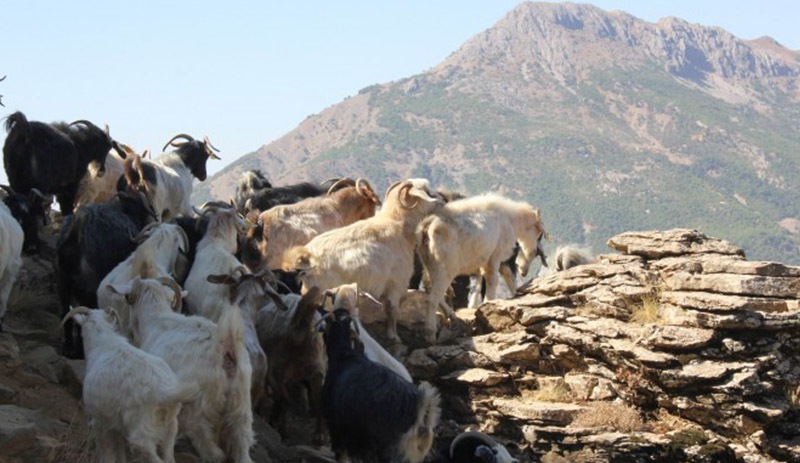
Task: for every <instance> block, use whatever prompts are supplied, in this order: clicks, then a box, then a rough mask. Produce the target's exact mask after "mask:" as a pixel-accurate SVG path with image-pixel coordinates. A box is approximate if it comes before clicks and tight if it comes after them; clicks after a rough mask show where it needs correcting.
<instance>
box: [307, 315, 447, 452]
mask: <svg viewBox="0 0 800 463" xmlns="http://www.w3.org/2000/svg"><path fill="white" fill-rule="evenodd" d="M359 330H360V328H359V327H358V324H357V323H356V322H355V321H354V320H353V319H352V318H351V317H350V313H349V312H348V311H347V310H346V309H336V310H334V312H333V314H332V315H331V316H330V317H327V318H326V327H325V332H324V339H325V349H326V352H327V354H328V372H327V374H326V376H325V383H324V385H323V388H322V404H323V412H324V415H325V421H326V423H327V425H328V430H329V432H330V434H331V447H332V449H333V451H334V453H335V454H336V459H337V460H338V461H339V462H343V461H347V460H348V458H349V457H350V456H353V457H356V458H361V459H363V460H364V461H382V462H384V461H385V462H390V461H402V462H408V463H419V462H421V461H423V460H424V459H425V456H426V455H427V454H428V452H429V451H430V449H431V445H432V444H433V435H434V428H435V427H436V425H437V424H438V421H439V415H440V408H439V393H438V392H437V391H436V389H435V388H433V387H432V386H431V385H430V384H428V383H424V382H423V383H421V384H420V385H419V386H416V385H414V384H412V383H409V382H408V381H406V380H405V379H403V378H402V377H400V376H399V375H398V374H397V373H395V372H394V371H392V370H390V369H388V368H386V367H385V366H383V365H381V364H378V363H375V362H373V361H371V360H369V359H368V358H367V357H366V356H365V355H364V353H363V352H362V351H361V348H360V346H361V344H360V342H359V341H358V337H359V334H358V331H359Z"/></svg>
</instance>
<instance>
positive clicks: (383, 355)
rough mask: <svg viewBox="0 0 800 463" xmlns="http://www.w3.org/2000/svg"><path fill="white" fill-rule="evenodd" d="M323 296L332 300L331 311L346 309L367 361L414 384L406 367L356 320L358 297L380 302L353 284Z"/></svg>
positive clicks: (328, 291)
mask: <svg viewBox="0 0 800 463" xmlns="http://www.w3.org/2000/svg"><path fill="white" fill-rule="evenodd" d="M325 295H326V296H329V297H331V298H332V299H333V310H336V309H346V310H347V311H348V312H349V313H350V316H351V317H352V318H353V321H355V322H356V324H357V326H358V339H359V341H361V344H362V345H363V346H364V355H366V356H367V358H368V359H370V360H372V361H373V362H375V363H380V364H381V365H384V366H385V367H387V368H389V369H390V370H392V371H394V372H395V373H397V374H398V375H400V376H401V377H402V378H403V379H405V380H406V381H408V382H409V383H413V382H414V380H413V379H411V374H410V373H409V372H408V370H407V369H406V367H405V366H404V365H403V364H402V363H400V361H399V360H397V359H396V358H394V357H393V356H392V354H390V353H389V352H387V351H386V349H384V348H383V346H381V345H380V344H379V343H378V341H376V340H375V339H374V338H373V337H372V336H370V335H369V332H368V331H367V330H366V328H364V325H363V324H362V323H361V320H359V318H358V298H359V297H366V298H368V299H370V300H372V301H373V302H375V303H378V304H380V302H378V301H376V300H375V299H374V298H373V297H372V296H371V295H370V294H368V293H365V292H363V291H359V290H358V285H357V284H355V283H351V284H349V285H342V286H339V287H338V288H335V289H329V290H327V291H325Z"/></svg>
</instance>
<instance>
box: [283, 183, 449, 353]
mask: <svg viewBox="0 0 800 463" xmlns="http://www.w3.org/2000/svg"><path fill="white" fill-rule="evenodd" d="M383 203H384V204H383V208H382V209H381V210H380V211H379V212H378V213H377V214H376V215H375V216H374V217H370V218H368V219H364V220H360V221H358V222H355V223H352V224H350V225H348V226H346V227H342V228H337V229H335V230H331V231H328V232H326V233H323V234H321V235H319V236H317V237H316V238H314V239H312V240H311V241H310V242H309V243H308V244H306V245H305V246H301V247H298V248H294V249H293V250H292V251H290V252H289V253H287V257H286V260H285V262H284V267H285V268H290V269H291V268H297V269H300V270H301V271H303V273H302V275H301V277H300V278H301V279H302V281H303V289H304V291H307V290H308V288H311V287H314V286H316V287H319V288H334V287H337V286H339V285H343V284H348V283H353V282H355V283H357V284H358V287H359V288H361V289H362V290H364V291H366V292H368V293H370V294H373V295H376V296H379V297H380V298H381V300H382V302H383V306H384V310H386V331H387V336H388V337H389V339H390V340H392V341H393V342H399V341H400V339H399V338H398V336H397V321H396V311H397V309H398V307H399V306H400V298H401V297H402V295H403V294H405V292H406V288H408V283H409V280H410V279H411V275H412V274H413V273H414V249H415V246H416V237H415V230H416V227H417V225H418V224H419V223H420V221H422V219H423V218H424V217H425V216H427V215H428V214H429V213H431V212H433V211H434V210H436V209H437V208H439V207H441V206H442V205H443V204H444V201H443V200H442V199H441V197H440V196H439V195H437V194H436V193H432V190H431V188H430V184H429V182H428V180H426V179H410V180H405V181H400V182H396V183H395V184H393V185H392V186H390V187H389V189H388V190H387V191H386V195H385V198H384V201H383Z"/></svg>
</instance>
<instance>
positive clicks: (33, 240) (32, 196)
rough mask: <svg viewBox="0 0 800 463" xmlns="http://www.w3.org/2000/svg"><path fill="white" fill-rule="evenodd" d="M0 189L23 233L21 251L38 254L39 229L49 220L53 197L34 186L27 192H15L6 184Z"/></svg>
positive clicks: (0, 186)
mask: <svg viewBox="0 0 800 463" xmlns="http://www.w3.org/2000/svg"><path fill="white" fill-rule="evenodd" d="M0 189H2V190H3V191H5V193H6V196H5V197H4V198H3V202H4V203H5V205H6V206H8V209H9V210H10V211H11V215H12V216H14V218H15V219H17V222H19V224H20V226H21V227H22V232H23V234H24V235H25V242H24V244H23V245H22V250H23V252H25V253H26V254H39V248H40V241H39V229H41V228H42V227H43V226H45V225H47V224H48V223H49V222H50V213H49V211H50V203H52V202H53V198H52V197H48V196H45V195H43V194H42V193H41V192H40V191H39V190H37V189H36V188H32V189H31V190H30V191H29V192H28V193H27V194H21V193H17V192H15V191H14V190H13V189H12V188H11V187H9V186H6V185H0Z"/></svg>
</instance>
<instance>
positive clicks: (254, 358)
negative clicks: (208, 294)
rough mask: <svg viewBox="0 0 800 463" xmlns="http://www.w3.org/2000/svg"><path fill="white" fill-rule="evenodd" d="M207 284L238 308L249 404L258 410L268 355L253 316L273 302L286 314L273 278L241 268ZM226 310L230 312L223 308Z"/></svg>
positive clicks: (263, 387)
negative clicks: (226, 295)
mask: <svg viewBox="0 0 800 463" xmlns="http://www.w3.org/2000/svg"><path fill="white" fill-rule="evenodd" d="M208 282H209V283H214V284H222V285H227V291H229V294H230V298H229V300H228V301H226V303H228V302H229V303H230V304H232V305H233V306H235V307H237V308H238V309H239V310H240V311H241V314H242V321H243V323H244V342H245V346H246V347H247V353H248V355H249V356H250V365H251V366H252V368H253V374H252V383H251V386H250V402H251V403H252V405H253V407H254V408H256V409H257V408H258V404H259V402H260V400H261V399H262V398H263V397H264V393H265V381H266V380H267V371H268V369H267V354H266V353H265V352H264V349H263V348H262V347H261V344H260V342H259V339H258V332H257V331H256V323H255V322H256V314H257V313H258V311H259V309H261V308H262V307H264V306H265V305H266V304H269V303H270V302H272V303H273V304H275V305H277V306H278V307H280V308H281V310H283V311H285V310H286V305H285V304H284V302H283V300H282V299H281V296H280V295H279V294H278V293H277V292H276V291H275V289H273V287H272V284H273V283H274V282H275V278H274V277H273V276H272V275H271V274H270V273H265V272H259V273H258V274H255V275H253V274H250V273H247V272H246V271H245V268H244V267H238V268H236V269H234V271H233V272H231V273H230V274H229V275H209V276H208ZM225 310H230V309H228V308H225Z"/></svg>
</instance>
